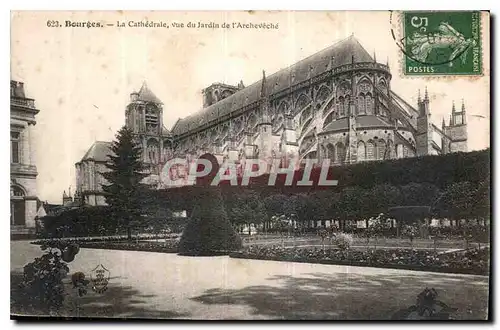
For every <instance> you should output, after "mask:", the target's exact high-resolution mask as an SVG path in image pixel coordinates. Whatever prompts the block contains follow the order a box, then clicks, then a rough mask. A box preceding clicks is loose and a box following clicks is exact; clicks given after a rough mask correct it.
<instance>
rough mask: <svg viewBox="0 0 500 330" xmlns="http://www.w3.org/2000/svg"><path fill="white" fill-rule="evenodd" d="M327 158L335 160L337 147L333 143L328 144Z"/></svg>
mask: <svg viewBox="0 0 500 330" xmlns="http://www.w3.org/2000/svg"><path fill="white" fill-rule="evenodd" d="M326 151H327V158H328V159H330V161H331V162H332V163H334V162H335V147H334V146H333V145H332V144H330V143H329V144H328V145H327V146H326Z"/></svg>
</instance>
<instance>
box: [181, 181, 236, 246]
mask: <svg viewBox="0 0 500 330" xmlns="http://www.w3.org/2000/svg"><path fill="white" fill-rule="evenodd" d="M196 201H197V204H196V206H195V207H194V209H193V211H192V214H191V218H190V220H189V222H188V224H187V225H186V228H185V229H184V231H183V233H182V237H181V240H180V242H179V253H180V254H184V255H219V254H227V253H229V252H230V251H235V250H238V249H240V248H241V246H242V244H241V238H240V237H239V235H238V234H237V233H236V232H235V230H234V229H233V227H232V226H231V223H230V222H229V221H228V219H227V214H226V211H225V209H224V204H223V200H222V196H221V194H220V191H219V190H218V188H215V187H200V188H199V191H198V193H197V196H196Z"/></svg>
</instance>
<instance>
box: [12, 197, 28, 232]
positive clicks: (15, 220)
mask: <svg viewBox="0 0 500 330" xmlns="http://www.w3.org/2000/svg"><path fill="white" fill-rule="evenodd" d="M25 220H26V208H25V202H24V200H19V199H11V200H10V224H11V225H14V226H24V225H25V224H26V221H25Z"/></svg>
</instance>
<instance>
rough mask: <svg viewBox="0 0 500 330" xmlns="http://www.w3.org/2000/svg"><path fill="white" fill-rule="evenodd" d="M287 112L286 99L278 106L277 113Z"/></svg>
mask: <svg viewBox="0 0 500 330" xmlns="http://www.w3.org/2000/svg"><path fill="white" fill-rule="evenodd" d="M287 112H288V103H287V102H286V101H283V102H281V104H280V106H279V107H278V113H281V114H285V113H287Z"/></svg>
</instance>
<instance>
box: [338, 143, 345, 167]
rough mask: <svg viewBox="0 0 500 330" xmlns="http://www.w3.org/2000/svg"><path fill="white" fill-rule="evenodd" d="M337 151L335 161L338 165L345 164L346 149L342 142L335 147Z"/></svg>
mask: <svg viewBox="0 0 500 330" xmlns="http://www.w3.org/2000/svg"><path fill="white" fill-rule="evenodd" d="M335 151H336V152H337V153H336V155H335V159H336V160H337V162H338V163H340V164H343V163H344V162H345V156H346V149H345V146H344V144H343V143H342V142H338V143H337V144H336V145H335Z"/></svg>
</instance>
